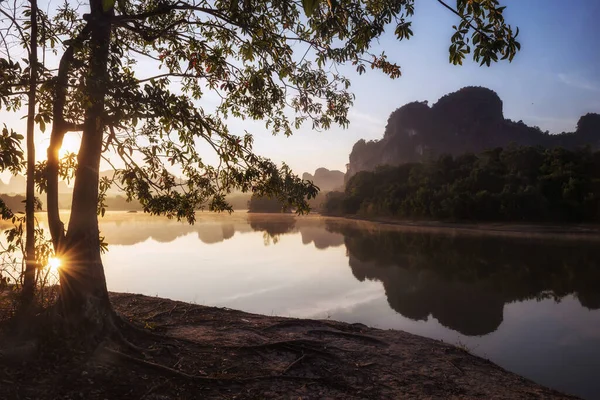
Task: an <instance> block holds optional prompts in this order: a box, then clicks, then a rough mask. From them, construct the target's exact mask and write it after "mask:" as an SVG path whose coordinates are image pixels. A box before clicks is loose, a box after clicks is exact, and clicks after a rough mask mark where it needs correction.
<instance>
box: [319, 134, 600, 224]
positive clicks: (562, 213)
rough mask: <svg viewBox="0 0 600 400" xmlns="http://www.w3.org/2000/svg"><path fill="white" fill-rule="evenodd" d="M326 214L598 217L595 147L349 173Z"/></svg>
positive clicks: (508, 152)
mask: <svg viewBox="0 0 600 400" xmlns="http://www.w3.org/2000/svg"><path fill="white" fill-rule="evenodd" d="M323 212H324V213H326V214H330V215H359V216H364V217H374V216H382V217H383V216H384V217H397V218H415V219H433V220H449V221H458V220H472V221H507V222H518V221H528V222H573V223H577V222H598V221H600V152H598V151H592V150H591V149H590V148H589V147H587V148H583V149H578V150H567V149H565V148H561V147H557V148H553V149H544V148H542V147H526V146H516V145H511V146H508V147H506V148H495V149H492V150H487V151H484V152H482V153H479V154H472V153H468V154H464V155H460V156H451V155H442V156H439V157H437V158H435V159H432V160H430V161H426V162H423V163H406V164H403V165H399V166H382V167H378V168H376V169H375V170H374V171H361V172H358V173H357V174H355V175H354V176H352V177H351V178H350V180H349V181H348V182H347V184H346V188H345V190H344V191H343V192H331V193H329V194H328V195H327V198H326V201H325V203H324V205H323Z"/></svg>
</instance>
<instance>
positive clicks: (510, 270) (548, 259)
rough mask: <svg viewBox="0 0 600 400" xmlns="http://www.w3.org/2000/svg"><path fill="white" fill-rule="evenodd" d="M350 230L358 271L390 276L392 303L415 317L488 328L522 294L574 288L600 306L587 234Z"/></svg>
mask: <svg viewBox="0 0 600 400" xmlns="http://www.w3.org/2000/svg"><path fill="white" fill-rule="evenodd" d="M327 229H328V230H329V231H332V232H338V233H342V234H343V235H344V238H345V239H344V242H345V245H346V249H347V251H348V256H349V265H350V268H351V269H352V273H353V275H354V276H355V277H356V279H358V280H360V281H364V280H365V279H370V280H379V281H381V282H382V283H383V286H384V288H385V292H386V296H387V299H388V303H389V305H390V307H392V308H393V309H394V310H395V311H397V312H399V313H400V314H402V315H403V316H405V317H408V318H411V319H413V320H426V319H427V318H428V316H429V315H431V316H433V317H434V318H436V319H437V320H438V321H439V322H440V323H441V324H442V325H444V326H446V327H448V328H450V329H453V330H456V331H458V332H460V333H462V334H465V335H485V334H488V333H491V332H493V331H495V330H496V329H497V328H498V327H499V326H500V324H501V323H502V320H503V310H504V305H505V304H507V303H511V302H514V301H523V300H530V299H543V298H552V299H555V300H556V301H559V300H560V299H562V298H563V297H565V296H567V295H570V294H574V295H575V296H576V297H577V299H578V300H579V302H580V303H581V305H582V306H584V307H586V308H588V309H598V308H600V289H599V285H598V284H599V283H600V268H599V264H598V263H599V262H600V248H599V246H598V244H597V243H590V242H585V241H577V242H575V241H559V240H550V242H548V241H545V240H540V239H528V238H518V239H517V238H503V237H490V236H466V235H448V234H439V233H437V234H429V233H422V232H402V231H393V230H392V231H385V230H380V229H371V230H368V229H364V228H361V229H358V228H356V227H352V226H348V225H345V224H340V223H336V222H328V223H327Z"/></svg>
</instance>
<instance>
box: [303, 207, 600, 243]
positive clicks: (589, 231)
mask: <svg viewBox="0 0 600 400" xmlns="http://www.w3.org/2000/svg"><path fill="white" fill-rule="evenodd" d="M315 214H316V213H315ZM316 215H319V216H321V217H322V218H327V219H330V220H333V221H351V222H353V223H356V224H377V225H379V226H384V227H386V228H389V229H399V230H408V231H415V232H431V233H461V234H471V235H481V234H484V235H491V236H512V237H530V238H549V237H550V238H561V239H585V240H593V241H596V240H598V241H600V225H596V224H554V223H545V224H539V223H513V222H481V223H478V222H472V223H467V222H444V221H427V220H400V219H394V218H384V217H375V218H367V217H362V216H357V215H348V216H337V215H326V214H316Z"/></svg>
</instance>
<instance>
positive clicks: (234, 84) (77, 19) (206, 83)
mask: <svg viewBox="0 0 600 400" xmlns="http://www.w3.org/2000/svg"><path fill="white" fill-rule="evenodd" d="M438 2H439V3H440V4H441V5H442V6H445V7H446V8H448V9H450V10H451V11H452V12H453V13H455V14H456V16H457V24H456V25H455V26H454V30H455V33H454V34H453V35H452V37H451V44H450V48H449V50H450V62H452V63H454V64H461V63H462V62H463V60H464V59H465V57H466V55H468V54H470V55H472V57H473V59H474V60H475V61H476V62H479V63H480V64H481V65H488V66H489V65H490V64H491V63H492V62H495V61H498V60H500V59H507V60H512V59H513V57H514V56H515V54H516V53H517V51H518V50H519V48H520V45H519V43H518V42H517V41H516V38H517V36H518V30H516V31H513V29H512V27H511V26H510V25H509V24H507V23H506V22H505V20H504V16H503V11H504V9H505V7H503V6H501V5H500V4H499V1H497V0H477V1H473V0H458V1H457V3H456V5H457V6H456V8H452V7H450V6H448V5H447V4H446V3H445V2H443V1H441V0H438ZM414 3H415V2H414V0H401V1H390V0H368V1H361V2H356V1H350V0H335V1H334V0H331V1H327V2H325V1H318V0H312V1H308V0H305V1H303V2H302V4H300V3H298V2H294V1H289V0H273V1H259V0H244V1H243V2H242V1H238V0H216V1H208V0H189V1H180V0H153V1H137V0H118V1H115V0H90V2H89V7H86V8H87V9H86V10H85V11H84V10H83V9H82V7H80V6H79V5H77V4H75V3H71V2H68V1H67V2H64V3H62V4H61V5H59V6H56V7H53V8H51V9H49V10H47V11H43V10H41V9H37V8H36V9H35V11H36V13H35V18H33V17H32V15H33V14H32V9H31V8H30V7H27V6H25V7H22V8H19V6H18V5H16V6H15V5H10V4H8V3H5V2H1V3H0V10H2V15H3V16H4V17H5V18H3V19H2V23H3V24H4V25H2V27H1V28H0V31H1V32H2V39H3V40H2V41H1V44H2V45H3V47H2V50H1V51H2V54H0V63H1V65H2V66H3V68H2V73H1V74H0V105H1V107H2V108H3V109H5V110H9V111H18V110H20V109H21V108H20V107H21V106H22V103H23V99H24V96H25V95H26V94H27V93H31V91H30V90H29V89H31V82H32V81H31V79H32V77H31V75H32V74H30V73H29V72H30V71H31V67H32V65H29V64H28V63H31V60H32V58H28V59H23V60H21V57H20V56H21V54H20V53H19V52H18V51H17V50H16V49H15V45H16V46H19V45H20V46H21V48H23V49H25V50H26V52H27V53H28V54H31V50H32V46H29V44H30V39H31V37H32V36H31V33H30V31H31V29H33V25H36V28H39V29H38V30H39V35H38V40H37V41H35V42H36V43H37V47H39V48H41V49H43V50H44V51H43V52H42V56H41V57H40V60H39V61H38V64H39V65H36V67H39V68H37V69H38V70H39V73H38V74H33V75H37V76H36V78H38V81H37V82H38V84H37V85H35V89H36V94H37V96H36V100H37V101H38V107H37V110H35V111H36V112H35V116H34V121H35V122H36V123H37V124H38V126H39V128H40V129H41V130H42V131H45V130H46V128H47V127H49V126H51V129H50V145H49V148H48V156H47V159H46V160H45V161H43V162H42V163H40V164H38V165H37V166H36V170H35V177H36V180H37V182H36V183H37V187H38V190H40V191H42V192H46V193H47V204H46V206H47V210H48V219H49V228H50V232H51V235H52V239H53V243H54V246H55V249H56V251H57V252H58V254H59V256H61V257H64V258H65V262H66V266H65V268H61V271H62V272H61V298H62V299H63V303H64V304H67V305H70V306H69V307H71V306H74V309H79V310H80V311H81V307H87V311H85V312H84V313H83V314H84V315H86V316H87V317H89V315H92V314H93V315H95V316H96V317H98V318H100V319H103V318H104V316H107V315H110V313H108V312H104V311H103V312H100V313H92V312H89V311H90V309H95V310H96V311H98V310H107V309H109V308H110V307H105V306H106V305H107V304H108V295H107V290H106V283H105V279H104V272H103V268H102V261H101V259H100V252H99V251H100V250H99V249H100V247H101V245H102V241H101V239H100V237H99V235H98V221H97V214H103V213H104V210H105V204H104V201H105V198H106V196H105V193H106V190H107V189H108V187H109V186H110V185H111V184H112V183H113V182H114V183H116V184H118V185H119V186H120V187H121V188H122V189H123V190H124V191H125V194H126V196H127V197H128V199H136V200H137V201H139V203H140V204H141V206H142V208H143V210H144V211H146V212H149V213H152V214H161V215H167V216H169V217H176V218H178V219H186V220H188V221H189V222H194V220H195V215H196V214H195V212H196V210H198V209H199V208H201V207H208V209H210V210H216V211H219V210H230V209H231V207H230V205H229V204H228V203H227V201H226V200H225V196H226V195H227V194H228V193H230V192H232V191H234V190H240V191H243V192H252V193H254V194H255V195H256V196H267V197H272V198H277V199H278V200H279V201H281V202H282V203H283V204H285V205H287V206H289V207H293V208H295V209H296V210H297V211H299V212H304V211H307V210H308V203H307V200H310V199H311V198H313V197H314V196H315V195H316V193H317V188H316V187H315V186H314V185H313V184H312V183H311V182H307V181H303V180H301V179H300V178H298V177H297V176H296V175H295V174H294V173H293V172H292V171H291V170H290V168H289V167H287V166H286V165H285V164H283V165H281V166H278V165H276V164H275V163H273V162H272V161H270V160H269V159H267V158H264V157H261V156H259V155H257V154H256V153H255V152H254V150H253V136H252V134H251V133H250V132H232V131H230V130H229V128H228V121H229V120H230V119H231V118H239V119H249V120H259V121H263V122H264V125H265V129H267V130H268V131H270V132H272V133H273V134H284V135H290V134H292V132H293V131H294V129H297V128H298V127H300V126H301V125H302V124H305V123H306V124H309V125H310V126H311V127H312V128H313V129H327V128H329V127H330V126H331V125H332V124H337V125H341V126H346V125H348V122H349V121H348V118H347V113H348V109H349V107H350V106H351V105H352V101H353V95H352V94H351V92H350V91H349V89H350V81H349V80H348V79H347V77H345V76H343V75H342V74H341V73H339V71H338V69H337V66H338V65H345V64H346V65H353V66H354V67H355V68H356V70H357V71H358V73H360V74H362V73H364V72H365V71H366V70H367V68H371V69H374V70H379V71H381V72H383V73H384V74H386V75H388V76H390V77H391V78H397V77H399V76H400V75H401V70H400V67H399V66H398V65H397V64H395V63H394V62H392V61H389V60H388V57H387V55H386V54H385V53H383V52H382V53H379V54H376V53H374V52H373V51H372V48H373V45H374V43H376V41H377V39H378V38H379V37H380V36H381V35H382V34H383V33H384V32H385V31H386V30H391V29H393V30H394V32H395V36H396V37H397V39H398V40H404V39H408V38H410V37H411V36H412V33H413V32H412V29H411V17H412V16H413V13H414ZM33 4H35V3H33ZM11 7H12V8H11ZM15 7H16V8H15ZM28 17H32V18H28ZM32 19H33V20H35V21H37V22H38V24H32V23H31V22H32V21H31V20H32ZM38 25H39V26H38ZM30 28H31V29H30ZM30 100H31V97H30ZM68 132H81V146H80V149H79V151H78V154H77V155H76V156H75V155H67V156H66V157H64V158H63V159H62V160H61V159H59V150H60V149H61V146H62V143H63V140H64V138H65V135H66V134H67V133H68ZM211 154H212V156H211ZM211 157H212V158H211ZM102 159H104V161H105V162H106V163H108V164H110V165H113V166H114V168H115V169H116V174H115V177H114V179H113V180H112V181H111V180H110V179H108V178H105V177H103V178H102V179H101V178H100V176H99V169H100V164H101V160H102ZM215 160H216V161H215ZM59 177H62V178H66V179H74V188H73V200H72V207H71V215H70V219H69V224H68V227H65V226H64V224H63V222H62V220H61V217H60V215H59V213H58V180H59Z"/></svg>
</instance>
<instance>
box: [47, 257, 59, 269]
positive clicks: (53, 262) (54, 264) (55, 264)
mask: <svg viewBox="0 0 600 400" xmlns="http://www.w3.org/2000/svg"><path fill="white" fill-rule="evenodd" d="M60 265H61V262H60V259H59V258H56V257H50V258H49V259H48V266H49V267H50V269H51V270H52V271H58V269H59V268H60Z"/></svg>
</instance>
